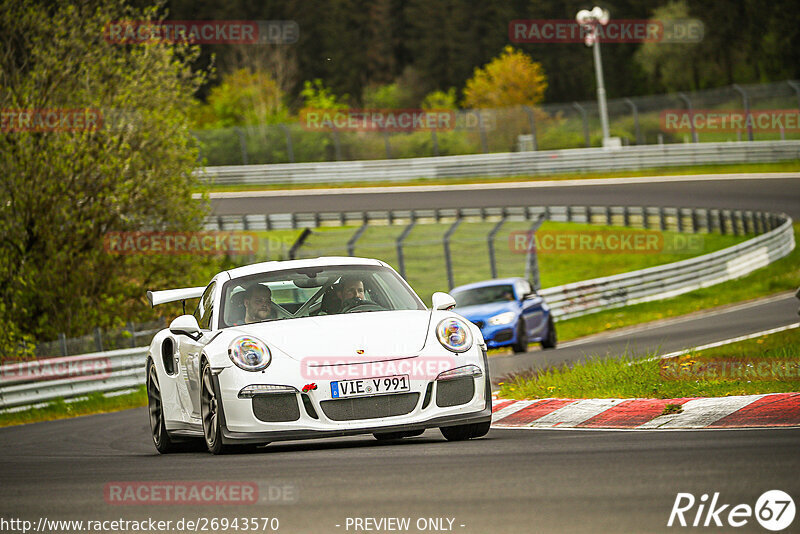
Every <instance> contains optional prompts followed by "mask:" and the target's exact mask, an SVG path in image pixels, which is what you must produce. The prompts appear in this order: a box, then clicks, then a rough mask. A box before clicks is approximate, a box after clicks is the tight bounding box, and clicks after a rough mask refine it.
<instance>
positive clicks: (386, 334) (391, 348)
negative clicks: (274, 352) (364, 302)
mask: <svg viewBox="0 0 800 534" xmlns="http://www.w3.org/2000/svg"><path fill="white" fill-rule="evenodd" d="M429 320H430V312H429V311H427V310H402V311H383V312H364V313H347V314H340V315H321V316H318V317H303V318H298V319H284V320H280V321H270V322H265V323H256V324H251V325H244V326H237V327H236V330H237V331H240V332H243V333H246V334H249V335H253V336H256V337H257V338H259V339H261V340H262V341H264V342H265V343H266V344H267V345H268V346H269V347H271V348H272V347H274V348H277V349H278V350H280V351H281V352H283V353H284V354H286V355H288V356H289V357H291V358H293V359H296V360H303V359H306V358H347V359H352V358H357V359H358V360H359V361H364V362H368V361H373V360H385V359H394V358H404V357H408V356H413V355H416V354H418V353H419V352H420V351H421V350H422V349H423V347H424V346H425V339H426V337H427V335H428V322H429ZM362 358H363V360H362Z"/></svg>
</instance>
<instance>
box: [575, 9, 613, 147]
mask: <svg viewBox="0 0 800 534" xmlns="http://www.w3.org/2000/svg"><path fill="white" fill-rule="evenodd" d="M575 20H577V21H578V24H580V25H581V26H583V27H584V29H585V30H586V32H587V33H586V37H585V39H584V43H586V46H593V47H594V72H595V76H596V77H597V104H598V107H599V108H600V124H601V125H602V126H603V146H609V145H610V144H611V143H609V139H610V136H609V133H608V109H606V88H605V84H604V83H603V63H602V60H601V59H600V37H599V35H598V34H597V25H598V24H600V25H602V26H605V25H606V24H608V20H609V13H608V10H606V9H603V8H600V7H597V6H595V7H594V8H593V9H592V10H591V11H589V10H586V9H581V10H580V11H578V14H577V15H576V16H575Z"/></svg>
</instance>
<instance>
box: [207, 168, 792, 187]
mask: <svg viewBox="0 0 800 534" xmlns="http://www.w3.org/2000/svg"><path fill="white" fill-rule="evenodd" d="M793 171H800V160H792V161H781V162H776V163H739V164H725V165H686V166H679V167H654V168H651V169H639V170H633V171H614V172H609V171H604V172H595V171H590V172H570V173H558V174H541V175H535V176H503V177H495V176H471V177H465V178H417V179H415V180H404V181H399V182H389V183H387V182H381V181H369V180H364V181H359V182H347V183H333V184H322V185H320V184H293V183H281V184H264V185H258V184H240V185H236V184H234V185H231V184H210V185H203V186H202V187H198V189H197V192H203V191H208V192H210V193H219V192H230V191H270V190H274V189H319V188H321V187H324V188H326V189H330V188H337V189H338V188H347V187H374V186H404V185H453V184H474V183H485V182H491V183H502V182H521V181H526V182H534V181H543V180H575V179H588V178H629V177H635V176H670V175H686V174H726V173H741V172H793Z"/></svg>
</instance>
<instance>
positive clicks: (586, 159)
mask: <svg viewBox="0 0 800 534" xmlns="http://www.w3.org/2000/svg"><path fill="white" fill-rule="evenodd" d="M795 159H800V141H796V140H795V141H791V140H790V141H756V142H746V141H745V142H725V143H684V144H665V145H642V146H626V147H621V148H618V149H604V148H573V149H565V150H548V151H541V152H536V151H531V152H506V153H499V154H470V155H465V156H442V157H428V158H408V159H394V160H365V161H336V162H324V163H287V164H270V165H234V166H227V167H206V168H205V169H202V170H200V171H198V173H199V174H200V176H201V177H202V178H203V179H204V180H205V181H207V182H213V183H216V184H237V185H240V184H248V185H268V184H326V183H344V182H360V181H370V182H397V181H406V180H416V179H420V178H459V177H469V176H486V177H499V176H536V175H541V174H553V173H564V172H574V171H612V170H613V171H618V170H638V169H648V168H655V167H674V166H679V165H705V164H720V163H770V162H776V161H785V160H795Z"/></svg>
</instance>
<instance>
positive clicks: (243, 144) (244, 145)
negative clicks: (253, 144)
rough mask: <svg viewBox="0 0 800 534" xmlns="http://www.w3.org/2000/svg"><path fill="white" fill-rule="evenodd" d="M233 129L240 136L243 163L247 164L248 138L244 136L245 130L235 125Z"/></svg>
mask: <svg viewBox="0 0 800 534" xmlns="http://www.w3.org/2000/svg"><path fill="white" fill-rule="evenodd" d="M233 131H235V132H236V134H237V135H238V136H239V147H240V148H241V149H242V165H247V140H246V139H245V138H244V132H243V131H242V129H241V128H239V127H238V126H234V127H233Z"/></svg>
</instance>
